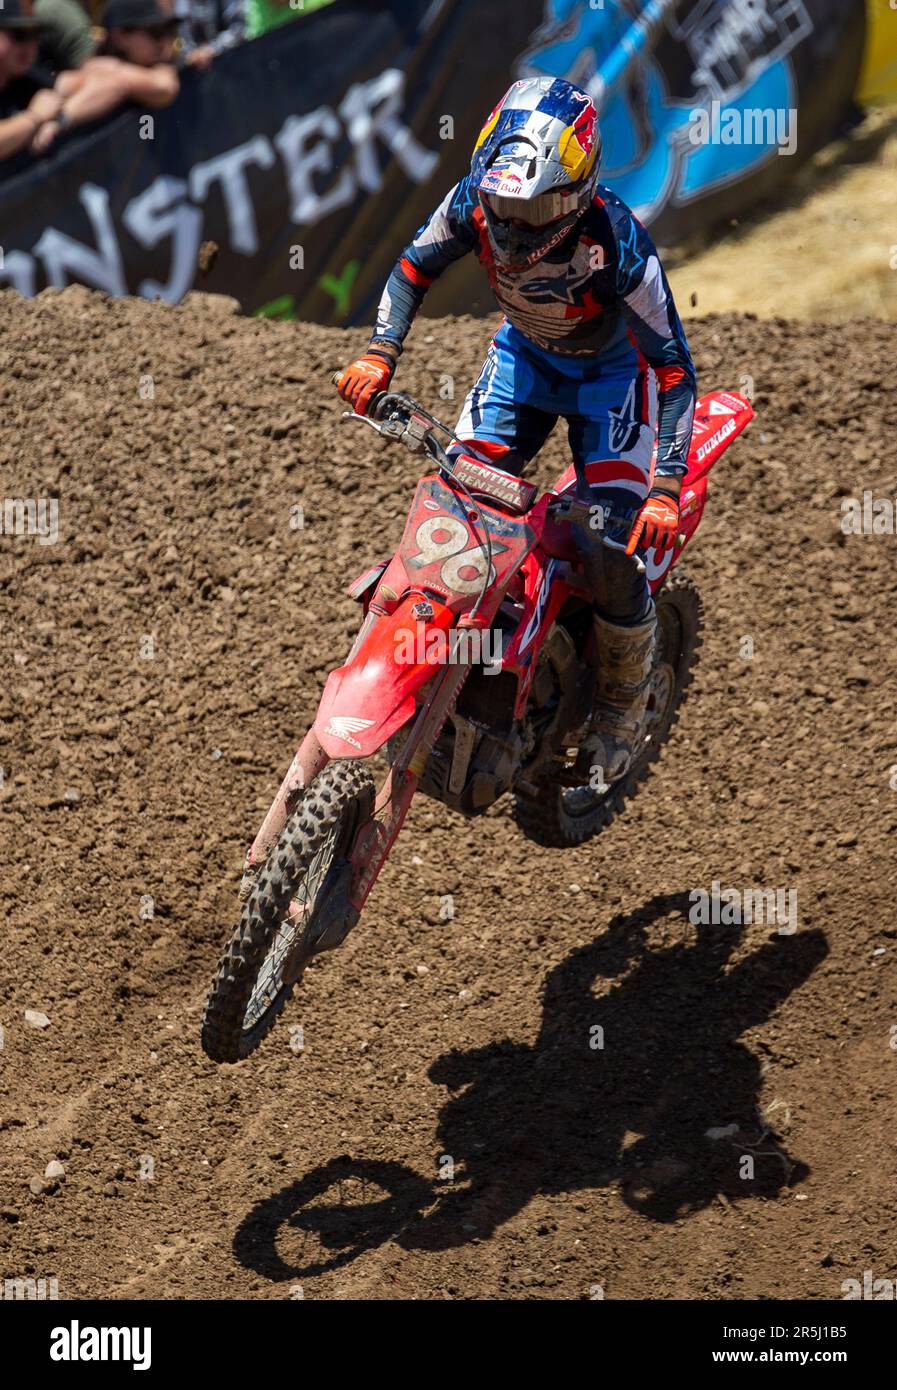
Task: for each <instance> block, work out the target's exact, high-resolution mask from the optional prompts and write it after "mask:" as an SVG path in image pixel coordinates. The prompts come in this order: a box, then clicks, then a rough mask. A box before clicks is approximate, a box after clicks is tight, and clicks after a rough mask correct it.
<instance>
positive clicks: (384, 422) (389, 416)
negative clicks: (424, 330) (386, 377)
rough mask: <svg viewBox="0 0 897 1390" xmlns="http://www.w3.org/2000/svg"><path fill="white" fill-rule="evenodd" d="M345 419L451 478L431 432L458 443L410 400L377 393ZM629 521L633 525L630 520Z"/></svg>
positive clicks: (336, 378) (680, 540)
mask: <svg viewBox="0 0 897 1390" xmlns="http://www.w3.org/2000/svg"><path fill="white" fill-rule="evenodd" d="M342 379H343V373H342V372H333V373H332V375H331V377H330V381H331V384H332V385H333V386H335V387H336V388H337V390H338V389H339V384H340V382H341V381H342ZM348 418H350V419H356V420H361V421H362V422H364V423H365V424H368V425H370V426H371V428H372V429H375V430H376V431H377V433H378V434H385V435H386V436H387V438H392V439H398V440H400V441H401V442H402V443H403V444H405V445H406V446H407V447H408V448H410V449H413V450H419V449H424V450H425V451H426V452H427V453H428V454H429V455H430V457H431V458H432V459H433V460H434V462H435V463H437V464H438V465H439V467H440V468H441V469H443V470H444V471H445V472H446V473H448V474H449V475H450V476H451V474H452V472H453V469H452V460H451V459H450V458H449V456H448V454H447V453H446V451H445V449H444V448H443V446H442V445H441V444H440V442H439V440H438V439H437V438H436V435H435V433H434V431H435V430H440V431H441V432H442V433H443V434H445V435H446V436H447V437H448V438H449V439H450V440H452V441H453V442H454V443H456V444H460V443H461V441H460V440H458V439H457V438H456V437H455V434H454V432H453V431H452V430H450V429H449V428H448V426H447V425H443V424H442V422H441V421H439V420H437V419H436V418H435V416H433V415H431V414H430V413H429V411H428V410H425V409H424V407H423V406H421V405H418V403H417V401H415V400H413V399H412V398H411V396H408V395H405V394H403V393H395V392H389V391H378V392H377V394H376V395H374V396H372V397H371V401H370V404H369V405H368V408H367V410H366V411H365V413H364V414H363V415H358V414H357V412H356V413H355V414H349V416H348ZM425 422H426V423H428V424H429V425H431V426H432V427H433V428H432V429H423V428H422V426H423V425H424V423H425ZM463 447H464V448H465V449H466V451H467V452H468V453H469V452H471V449H470V445H469V444H467V445H464V446H463ZM465 491H466V489H465ZM608 520H609V521H611V522H614V523H616V524H618V525H619V524H624V525H625V524H627V523H629V521H630V519H629V518H628V517H626V518H624V517H616V516H609V517H608ZM632 521H633V522H634V518H632ZM685 540H686V537H685V535H684V534H683V533H682V532H681V531H680V532H679V534H678V535H677V536H676V548H677V549H681V547H682V546H683V545H684V544H685Z"/></svg>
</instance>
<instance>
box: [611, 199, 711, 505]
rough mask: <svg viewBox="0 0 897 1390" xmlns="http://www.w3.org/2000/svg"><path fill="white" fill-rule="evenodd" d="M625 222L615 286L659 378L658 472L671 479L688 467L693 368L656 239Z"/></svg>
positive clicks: (619, 236)
mask: <svg viewBox="0 0 897 1390" xmlns="http://www.w3.org/2000/svg"><path fill="white" fill-rule="evenodd" d="M627 223H628V225H627ZM627 223H623V224H622V226H620V227H618V228H617V247H618V263H617V291H618V293H619V295H620V297H621V299H622V302H623V312H624V313H625V315H626V319H627V321H628V323H629V327H630V330H631V332H632V336H633V337H634V339H635V341H636V342H637V344H638V346H639V348H640V349H641V351H642V354H643V355H644V358H645V360H646V362H647V363H648V365H649V366H651V367H653V368H654V374H655V376H656V377H657V389H658V402H657V468H656V473H655V476H656V477H658V478H662V477H668V478H670V479H671V480H672V479H673V478H675V477H682V476H683V475H684V474H685V473H686V471H687V468H688V449H689V445H690V444H691V432H692V426H693V424H694V414H695V394H696V382H695V368H694V363H693V362H692V358H691V352H690V351H689V347H688V341H687V339H686V337H685V330H684V329H683V327H682V323H681V320H680V318H679V315H678V313H677V312H676V305H675V302H674V300H673V293H672V290H671V289H670V286H669V283H668V281H667V277H666V275H665V274H664V271H663V266H662V265H661V264H660V260H659V258H658V255H657V249H656V247H655V245H654V242H653V241H652V240H651V237H650V236H649V235H648V233H647V232H646V230H645V228H644V227H643V226H642V225H641V223H640V222H639V221H638V220H637V219H636V218H635V217H632V215H631V214H629V216H628V218H627Z"/></svg>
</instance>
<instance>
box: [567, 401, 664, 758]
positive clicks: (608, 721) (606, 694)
mask: <svg viewBox="0 0 897 1390" xmlns="http://www.w3.org/2000/svg"><path fill="white" fill-rule="evenodd" d="M595 386H596V387H599V388H600V389H594V388H593V389H591V390H589V391H588V392H583V393H582V395H581V397H580V401H581V403H582V404H584V405H585V406H586V407H587V408H588V414H585V413H583V414H578V415H575V416H572V417H570V418H569V433H570V444H571V448H572V449H573V454H574V458H575V459H576V460H577V462H578V463H579V464H580V465H581V466H582V468H583V469H584V470H585V472H586V475H587V477H588V480H589V482H590V491H591V497H592V501H593V504H594V506H595V508H596V511H595V512H594V514H593V515H594V517H595V519H600V520H601V521H602V522H603V526H602V528H601V529H599V528H597V527H596V528H578V530H577V540H578V544H579V548H580V553H581V555H582V559H583V568H584V570H585V574H586V577H587V579H588V582H589V586H590V588H591V590H592V596H593V601H594V604H595V644H596V650H597V662H598V677H597V682H596V689H595V699H594V702H593V708H592V717H591V720H590V724H589V731H588V734H587V736H586V739H585V740H584V743H583V745H582V749H581V752H580V758H579V765H580V770H582V771H588V772H589V775H590V777H591V776H593V775H594V774H595V773H596V772H597V774H598V776H599V777H600V778H601V780H602V781H605V782H614V781H616V780H618V779H619V778H620V777H622V776H624V775H625V774H626V772H627V771H628V769H629V766H630V763H631V761H632V757H633V754H634V752H635V749H636V748H637V746H638V744H639V742H640V741H641V738H642V736H643V733H644V724H645V716H646V711H647V704H648V696H649V687H650V679H651V667H652V661H653V654H654V638H655V628H656V620H655V615H654V604H653V602H652V599H651V592H650V589H649V587H648V579H647V573H646V570H645V565H644V563H643V562H642V561H641V560H639V559H637V558H636V556H634V555H633V556H629V555H627V554H626V553H625V546H626V539H627V534H628V525H626V524H622V525H620V524H616V525H615V524H613V523H608V522H607V521H606V520H605V514H606V513H611V514H612V515H613V516H621V517H630V516H634V515H635V513H636V511H637V510H638V507H639V505H640V504H641V502H642V501H644V498H645V497H646V496H647V493H648V488H649V486H650V479H651V460H652V455H653V449H654V418H653V417H654V407H653V395H649V394H648V391H647V389H646V388H645V387H644V386H643V384H642V378H641V377H639V378H636V379H634V380H633V379H631V378H630V380H629V381H628V382H627V381H626V380H618V381H617V382H616V383H614V382H613V381H612V380H605V381H604V382H601V383H600V384H599V383H596V384H595ZM613 394H615V395H616V397H617V399H616V400H614V401H613V403H610V401H609V397H610V396H611V395H613ZM583 397H585V399H583Z"/></svg>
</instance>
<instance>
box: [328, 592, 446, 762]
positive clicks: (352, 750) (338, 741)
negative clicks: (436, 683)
mask: <svg viewBox="0 0 897 1390" xmlns="http://www.w3.org/2000/svg"><path fill="white" fill-rule="evenodd" d="M420 599H421V595H419V594H407V595H406V596H405V597H404V598H403V599H402V601H401V602H400V603H399V604H398V606H397V607H396V608H395V609H394V610H393V612H392V613H384V614H381V615H379V616H378V617H377V618H376V620H375V621H374V622H373V624H372V626H371V627H370V629H369V631H368V632H367V634H366V635H365V636H364V637H363V639H362V641H361V643H360V644H359V646H358V647H357V648H356V649H354V650H353V652H352V654H351V656H350V658H349V660H348V662H347V663H346V665H345V666H338V667H337V668H336V670H335V671H331V672H330V675H329V676H328V677H327V683H326V685H325V686H324V693H323V695H322V696H321V703H320V705H319V706H318V713H317V715H316V717H315V722H314V726H313V727H314V733H315V736H316V737H317V739H318V741H319V743H320V745H321V747H322V748H323V749H324V751H325V752H326V753H327V754H329V756H330V757H331V758H366V757H369V756H370V754H371V753H376V751H377V749H378V748H382V746H383V744H384V743H385V742H386V741H387V739H389V738H391V737H392V735H393V734H394V733H396V732H397V731H398V730H399V729H401V727H402V725H403V724H405V723H407V722H408V720H409V719H410V718H411V717H412V715H413V714H414V712H415V708H416V704H415V695H416V694H417V692H418V691H419V690H420V689H421V687H422V686H424V685H426V683H427V681H428V680H430V679H431V677H432V676H433V674H434V672H436V671H437V670H438V669H439V664H438V663H439V659H440V655H441V654H442V653H444V651H445V633H446V632H447V631H448V630H449V628H451V627H452V626H453V625H454V622H455V618H454V615H453V614H452V611H451V609H450V608H448V607H447V606H446V605H445V604H441V603H439V602H438V601H437V600H436V599H433V598H431V599H430V600H429V603H430V606H431V608H432V609H433V617H432V618H426V619H418V618H416V617H415V616H414V615H413V614H412V611H411V610H412V607H413V606H414V604H415V603H417V602H419V601H420ZM370 616H371V615H369V620H370ZM417 656H420V657H421V660H417V659H415V658H416V657H417ZM428 658H429V659H428Z"/></svg>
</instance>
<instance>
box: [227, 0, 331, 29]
mask: <svg viewBox="0 0 897 1390" xmlns="http://www.w3.org/2000/svg"><path fill="white" fill-rule="evenodd" d="M332 3H333V0H301V3H300V0H293V3H292V4H290V0H247V3H246V37H247V38H250V39H257V38H258V36H259V34H267V32H268V30H269V29H279V28H280V26H281V24H288V23H289V21H290V20H291V19H301V18H302V16H303V15H307V14H311V13H312V12H313V11H314V10H321V9H323V8H324V6H325V5H331V4H332Z"/></svg>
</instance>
